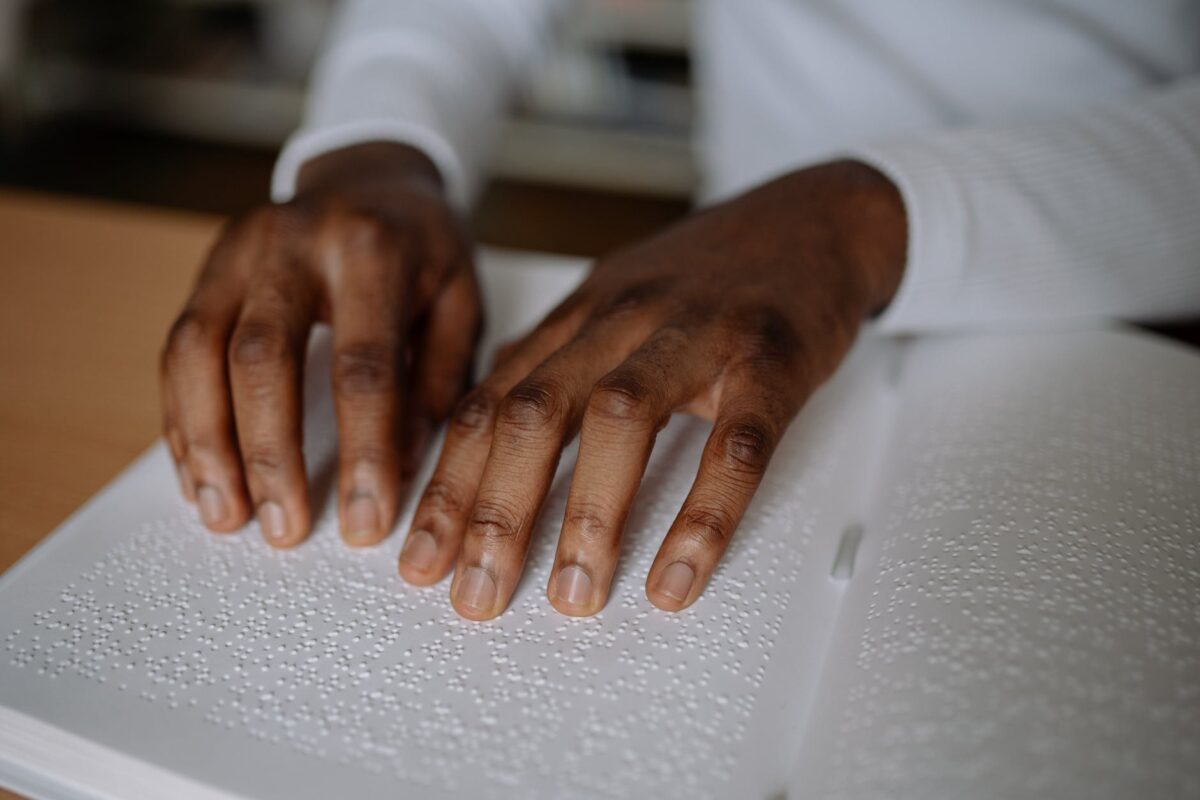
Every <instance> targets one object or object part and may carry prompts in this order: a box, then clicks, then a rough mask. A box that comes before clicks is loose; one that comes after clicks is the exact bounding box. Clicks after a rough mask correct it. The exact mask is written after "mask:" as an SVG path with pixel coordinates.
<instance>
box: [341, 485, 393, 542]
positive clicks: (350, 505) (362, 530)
mask: <svg viewBox="0 0 1200 800" xmlns="http://www.w3.org/2000/svg"><path fill="white" fill-rule="evenodd" d="M340 518H341V532H342V541H344V542H345V543H346V544H348V545H350V546H351V547H372V546H374V545H377V544H379V543H380V542H382V541H383V540H384V539H386V538H387V535H388V530H389V526H385V525H384V524H383V513H382V511H381V510H380V508H379V502H378V501H377V500H376V499H375V496H374V495H373V494H370V493H365V492H355V493H351V494H350V495H349V496H348V497H347V498H346V499H345V501H344V502H343V504H342V513H341V514H340Z"/></svg>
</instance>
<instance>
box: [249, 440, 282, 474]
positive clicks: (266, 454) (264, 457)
mask: <svg viewBox="0 0 1200 800" xmlns="http://www.w3.org/2000/svg"><path fill="white" fill-rule="evenodd" d="M245 465H246V472H248V473H249V474H251V475H255V476H257V477H261V478H272V477H275V476H278V475H280V474H281V473H282V472H283V470H284V467H285V466H286V460H285V459H284V457H283V453H282V452H281V451H280V450H279V449H278V448H276V447H272V446H266V445H263V446H259V447H255V448H253V449H251V450H250V451H249V452H247V453H246V458H245Z"/></svg>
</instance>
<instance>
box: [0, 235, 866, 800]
mask: <svg viewBox="0 0 1200 800" xmlns="http://www.w3.org/2000/svg"><path fill="white" fill-rule="evenodd" d="M488 261H489V263H488V265H487V267H486V268H485V270H484V282H485V290H486V292H485V294H486V297H487V298H488V301H489V308H488V312H489V314H488V318H489V320H490V322H491V324H492V326H493V333H492V334H491V335H490V339H491V343H490V344H489V345H488V346H487V347H485V351H486V350H487V349H488V348H489V347H490V346H491V345H494V344H495V343H496V342H497V341H499V340H502V339H504V338H507V337H508V336H511V335H513V334H515V333H516V332H517V331H518V330H521V329H523V328H524V327H526V326H528V325H529V324H531V323H532V322H534V321H535V320H536V319H537V318H538V317H539V316H540V315H541V314H542V313H543V312H544V311H545V310H546V309H548V308H549V307H550V305H552V303H553V302H554V301H555V300H556V299H557V297H559V296H561V295H562V294H564V293H565V292H566V291H568V290H569V288H570V287H571V286H572V285H573V284H574V282H575V281H577V280H578V279H579V277H580V274H581V273H580V269H581V268H580V267H579V265H577V264H576V265H573V266H564V265H562V264H556V263H543V262H538V261H535V260H531V259H525V258H518V257H500V256H495V255H494V256H492V257H490V258H489V259H488ZM887 353H888V348H887V347H885V346H883V345H881V344H880V343H864V345H863V346H861V347H860V348H859V349H858V351H857V352H856V354H855V356H854V357H853V358H852V359H851V361H850V363H849V364H848V365H847V367H846V369H845V370H844V371H843V373H842V374H841V376H840V377H839V379H838V381H837V382H836V383H835V384H834V385H831V386H829V387H826V388H825V389H824V390H822V391H821V392H820V393H819V394H818V396H817V397H816V398H815V399H814V401H813V403H812V404H811V406H810V407H809V409H807V410H806V411H805V413H804V415H803V416H802V418H801V419H800V420H799V421H798V422H797V423H796V424H795V425H794V426H793V428H792V431H791V432H790V434H789V436H788V438H787V439H786V441H785V443H784V444H783V445H782V446H781V448H780V450H779V452H778V455H777V457H776V464H775V465H774V467H773V468H772V470H771V471H770V473H769V474H768V476H767V478H766V479H765V481H764V484H763V486H762V489H761V490H760V492H759V495H758V497H757V499H756V501H755V504H754V506H753V508H752V509H751V511H750V512H749V513H748V514H747V516H746V518H745V520H744V522H743V523H742V526H741V529H740V531H739V533H738V535H737V537H736V538H735V540H734V542H733V543H732V545H731V547H730V550H729V553H728V555H727V556H726V558H725V560H724V562H723V565H722V566H721V568H720V570H719V571H718V573H717V574H716V576H715V577H714V578H713V581H712V584H711V585H710V588H709V591H708V592H707V593H706V594H705V595H704V597H703V598H702V599H701V600H699V601H698V602H697V603H696V605H695V606H694V607H693V608H692V609H690V610H688V611H687V612H685V613H682V614H678V615H672V614H668V613H665V612H661V611H659V610H657V609H655V608H654V607H653V606H651V605H650V603H649V602H648V601H647V600H646V598H645V595H644V589H643V584H644V580H645V574H646V571H647V569H648V567H649V564H650V562H651V560H652V558H653V556H654V553H655V551H656V549H657V547H658V544H659V542H660V540H661V537H662V535H663V533H665V531H666V529H667V527H668V526H669V524H670V521H671V520H672V518H673V516H674V514H675V512H676V510H677V508H678V506H679V503H680V502H681V500H682V499H683V497H684V495H685V494H686V492H687V490H688V487H689V485H690V483H691V480H692V478H693V476H694V472H695V469H696V466H697V464H698V460H699V453H700V448H701V447H702V445H703V442H704V438H705V437H706V435H707V433H708V427H709V426H708V425H707V424H706V423H703V422H701V421H698V420H695V419H691V418H677V419H676V420H675V421H674V422H673V423H672V424H671V425H670V426H669V427H668V428H667V429H666V430H665V431H664V432H663V433H662V434H661V436H660V438H659V442H658V446H657V448H656V450H655V456H654V459H653V461H652V464H651V467H650V469H649V471H648V475H647V478H646V482H645V484H644V487H643V489H642V492H641V495H640V496H639V499H638V502H637V505H636V507H635V509H634V511H633V513H632V515H631V519H630V524H629V535H628V537H627V540H626V542H625V545H624V552H623V556H622V561H621V567H620V569H619V571H618V575H617V578H616V583H615V588H614V590H613V593H612V598H611V600H610V601H609V604H608V606H607V608H606V609H605V610H604V611H603V612H602V613H601V614H600V615H598V616H596V617H594V618H590V619H571V618H568V617H564V616H561V615H559V614H558V613H557V612H555V611H554V610H553V609H552V608H551V607H550V606H549V604H548V603H547V601H546V599H545V593H544V587H545V584H546V579H547V574H548V570H549V567H550V563H551V559H552V555H553V551H554V545H555V539H556V536H557V531H558V525H559V523H560V521H561V517H562V509H563V500H564V497H565V489H566V487H567V485H568V483H567V481H568V477H569V467H570V464H571V460H572V455H571V454H570V453H568V454H567V455H566V456H565V457H564V466H563V469H562V470H561V471H560V475H559V479H558V480H557V481H556V485H555V488H554V490H553V492H552V495H551V498H550V500H549V502H548V506H547V508H546V510H545V512H544V513H543V515H542V522H541V525H540V529H539V532H538V533H536V534H535V537H534V545H533V548H532V551H531V554H530V557H529V561H528V565H527V568H526V572H525V577H524V579H523V580H522V583H521V584H520V587H519V589H518V591H517V593H516V596H515V598H514V600H513V603H512V606H511V607H510V609H509V610H508V611H507V612H506V613H505V614H504V615H503V616H502V617H501V618H500V619H498V620H496V621H494V622H490V623H485V624H479V623H474V622H469V621H465V620H462V619H460V618H459V617H457V616H456V615H455V613H454V612H453V610H452V609H451V607H450V605H449V602H448V599H447V582H443V583H442V584H441V585H440V586H437V587H433V588H429V589H418V588H414V587H410V586H407V585H406V584H404V583H403V581H402V580H401V579H400V578H399V577H398V575H397V571H396V559H397V553H398V550H399V548H400V545H401V540H402V533H397V534H394V535H393V536H392V537H390V538H389V539H388V540H387V541H386V542H385V543H384V544H383V545H381V546H379V547H377V548H373V549H369V550H365V551H364V550H356V549H350V548H348V547H346V546H344V545H343V543H342V542H341V540H340V539H339V537H338V536H337V533H336V525H335V519H334V516H333V513H334V512H333V508H332V506H331V505H330V503H329V502H325V503H324V512H323V513H321V514H320V515H318V518H317V521H316V525H315V533H314V535H313V536H312V538H311V539H310V540H309V541H308V542H306V543H305V544H304V545H302V546H300V547H298V548H296V549H295V550H293V551H289V552H279V551H276V550H273V549H272V548H270V547H268V546H266V545H265V544H264V543H263V542H262V541H261V537H260V535H259V533H258V531H257V529H256V528H255V527H254V526H253V525H252V526H250V527H248V528H247V529H246V530H245V531H243V532H241V533H239V534H237V535H234V536H219V535H213V534H210V533H208V532H206V531H204V530H203V529H202V527H201V526H200V525H199V523H198V521H197V520H196V518H195V514H194V511H193V510H192V509H190V508H189V507H187V506H186V505H185V504H184V503H183V502H182V500H180V499H179V498H178V497H177V489H176V486H175V481H174V478H173V475H172V473H171V469H170V466H169V463H168V458H167V456H166V453H165V451H164V450H163V448H162V447H161V446H159V447H156V448H155V449H153V450H152V451H151V452H150V453H149V454H148V455H147V456H146V457H144V458H143V459H142V460H141V461H139V462H138V463H137V464H135V465H134V466H133V467H132V468H131V469H130V470H129V471H128V472H127V473H126V474H124V475H123V476H122V477H121V478H119V479H118V480H117V481H116V482H115V483H114V484H113V485H112V486H110V487H109V488H108V489H107V490H105V492H104V493H102V494H101V495H100V496H99V497H98V498H97V499H96V500H95V501H94V502H93V503H91V504H90V505H89V506H87V507H86V508H85V509H84V510H83V511H82V512H81V513H79V514H78V515H77V516H75V517H74V518H73V519H72V520H70V521H69V522H68V523H67V524H66V525H65V526H64V527H63V528H62V529H61V530H60V531H58V532H57V533H56V534H54V535H53V536H52V537H50V539H49V540H48V541H47V542H45V543H44V544H43V545H42V546H40V547H39V549H38V550H37V551H36V552H35V553H34V554H32V555H31V556H30V557H28V558H27V559H25V560H24V561H22V562H21V563H20V564H19V565H18V566H17V567H16V568H15V569H14V570H12V571H11V572H10V573H9V574H8V575H6V576H5V577H4V578H3V580H2V581H0V609H2V611H0V709H2V712H3V713H0V777H3V776H7V780H8V781H9V782H10V783H20V785H21V786H22V787H24V788H26V790H27V791H36V792H38V793H42V794H45V795H47V796H54V797H76V796H87V795H88V792H89V791H94V790H96V789H97V787H99V788H101V789H105V790H109V791H112V792H113V793H114V794H119V795H124V796H131V795H137V794H142V795H148V796H153V795H155V794H157V795H159V796H168V795H170V796H174V797H182V796H201V795H204V794H205V793H206V792H210V791H211V792H213V793H216V794H218V795H219V794H229V795H237V796H247V797H262V798H285V797H286V798H308V797H312V798H329V797H368V796H371V797H373V796H385V795H386V796H411V797H421V798H436V797H473V798H479V797H483V798H486V797H520V798H535V797H547V798H550V797H567V796H572V797H574V796H585V797H635V796H638V797H651V796H652V797H663V798H670V797H681V798H683V797H686V798H697V797H729V796H739V797H743V796H744V797H756V796H757V797H762V796H766V795H767V794H768V793H770V792H773V791H775V790H777V789H779V788H780V787H782V785H783V783H784V780H785V778H786V770H787V766H788V764H789V763H790V760H791V759H792V758H793V757H794V753H795V748H796V742H797V740H796V736H797V735H798V730H797V725H798V722H799V720H800V719H801V718H802V716H803V706H804V704H805V703H807V701H808V699H809V698H811V696H812V681H813V680H815V676H816V673H817V671H818V668H819V666H820V662H821V656H822V653H823V650H824V643H825V642H826V641H827V640H828V638H829V636H830V635H831V624H832V619H833V616H834V614H833V612H834V610H835V608H836V603H837V602H838V600H839V599H840V597H841V593H842V591H843V590H844V586H843V585H842V584H840V583H834V582H832V581H830V580H829V579H828V572H829V568H830V564H831V563H832V558H833V551H834V548H835V547H836V543H837V538H838V535H839V534H840V532H841V530H842V529H843V528H844V527H845V526H846V525H847V524H849V523H850V522H853V521H854V519H856V518H858V517H860V516H861V514H862V512H863V508H862V504H863V503H864V502H865V500H866V498H865V497H864V496H863V491H864V483H863V480H862V475H863V472H864V465H865V464H867V463H869V462H870V461H872V460H874V459H875V458H876V456H875V455H872V453H873V451H874V449H876V448H877V446H878V442H879V441H880V440H881V439H882V438H883V437H882V434H881V433H880V432H878V431H875V429H874V428H873V425H875V424H876V423H877V422H878V421H879V420H881V419H884V417H882V416H880V415H879V413H878V409H877V405H878V403H879V402H881V398H884V399H885V400H886V396H887V395H886V392H882V393H881V392H880V391H874V390H873V389H872V390H867V389H870V388H871V387H882V386H884V383H885V376H886V363H885V362H886V355H887ZM308 382H309V384H310V386H309V389H310V398H311V402H310V403H309V414H308V416H309V419H310V424H309V426H308V432H307V435H306V454H307V457H308V461H309V465H310V469H311V471H312V472H313V473H314V476H315V480H314V484H315V485H316V487H317V489H316V491H317V492H318V494H319V495H323V496H328V494H329V490H330V485H331V480H330V478H331V475H330V472H329V467H330V464H331V457H332V453H333V447H334V445H335V442H334V436H333V430H332V423H331V415H330V413H329V408H328V405H329V404H328V397H327V393H326V392H325V391H324V386H325V384H326V383H327V377H326V376H325V374H324V371H323V370H321V369H319V368H314V369H311V370H310V371H309V376H308ZM873 431H874V432H873ZM406 521H407V520H402V521H401V525H400V526H399V529H400V531H401V532H402V531H403V530H404V529H405V524H406ZM796 598H799V599H798V600H797V602H796V603H793V600H794V599H796ZM794 605H796V606H799V607H797V608H793V606H794ZM34 730H36V737H37V738H38V740H39V741H41V742H42V743H41V744H39V745H38V746H37V747H36V748H32V750H33V751H34V752H31V748H30V747H29V746H28V742H29V741H31V737H34V735H35V734H33V733H30V731H34ZM6 731H7V733H8V739H7V745H6V744H5V741H6V740H5V736H4V734H5V732H6ZM21 743H25V744H24V746H22V745H21ZM35 754H40V755H39V756H38V757H37V758H35V757H34V756H35ZM139 764H140V765H142V766H141V767H138V766H137V765H139ZM71 784H74V785H73V786H72V785H71ZM139 787H140V788H139ZM146 787H158V791H152V790H147V789H146Z"/></svg>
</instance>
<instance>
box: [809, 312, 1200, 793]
mask: <svg viewBox="0 0 1200 800" xmlns="http://www.w3.org/2000/svg"><path fill="white" fill-rule="evenodd" d="M901 397H902V404H901V408H900V410H899V411H898V415H897V424H896V426H895V432H896V434H895V439H894V441H893V444H892V446H891V447H890V453H891V454H892V456H891V459H890V465H889V470H888V477H887V479H886V480H885V482H884V485H885V486H888V487H890V488H889V491H888V492H887V493H885V494H884V495H882V497H881V499H882V504H881V506H880V507H879V513H878V514H875V515H873V518H872V520H871V521H870V522H869V523H868V525H867V526H866V533H865V536H864V538H863V548H862V550H863V552H862V553H861V555H862V556H863V567H864V569H863V570H862V571H860V572H859V573H858V574H857V575H856V577H855V579H854V580H853V582H852V585H851V587H850V588H849V590H848V595H847V600H846V607H845V608H844V610H843V612H842V616H841V618H840V619H839V620H838V628H837V633H836V634H835V641H836V644H835V645H834V647H833V651H832V653H831V656H830V660H829V669H828V670H827V673H826V675H825V677H824V678H823V679H822V683H821V685H820V688H819V691H818V695H819V697H820V700H819V702H818V706H817V708H816V710H815V712H814V714H813V715H812V716H811V717H810V719H809V721H808V724H807V734H806V737H805V744H804V746H803V756H802V757H801V758H800V759H799V760H798V767H797V769H796V770H795V772H794V773H793V777H792V781H791V786H792V791H791V792H790V793H789V797H792V798H808V797H813V798H826V799H836V798H845V799H846V800H850V799H853V800H866V798H883V797H920V798H943V797H971V798H1015V797H1054V798H1068V797H1078V798H1104V797H1111V798H1131V797H1156V798H1159V797H1161V798H1168V797H1170V798H1182V797H1197V796H1200V358H1198V357H1197V356H1196V355H1195V354H1194V353H1190V352H1187V351H1185V350H1184V349H1182V348H1181V347H1179V346H1177V345H1174V344H1171V343H1164V342H1163V341H1162V340H1154V339H1152V338H1151V337H1149V336H1146V335H1137V334H1132V333H1120V332H1097V333H1071V334H1061V335H1046V336H1037V337H1032V336H1029V337H1021V336H1017V337H1008V338H979V339H961V340H940V341H939V340H932V341H928V342H923V343H921V344H920V345H918V346H917V347H916V348H914V350H913V352H912V353H911V358H910V359H909V360H908V362H907V363H906V365H905V369H904V375H903V379H902V391H901Z"/></svg>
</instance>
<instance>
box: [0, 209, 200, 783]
mask: <svg viewBox="0 0 1200 800" xmlns="http://www.w3.org/2000/svg"><path fill="white" fill-rule="evenodd" d="M219 223H220V220H218V219H216V218H214V217H203V216H195V215H190V214H178V213H168V212H163V211H157V210H151V209H146V208H135V207H125V206H116V205H109V204H102V203H96V202H82V201H76V200H65V199H62V198H58V197H52V196H45V195H33V194H24V193H13V192H0V259H2V262H3V263H2V264H0V572H3V571H4V570H6V569H7V568H8V567H9V566H10V565H12V564H13V562H15V561H16V560H17V559H18V558H20V557H21V556H22V555H23V554H24V553H25V552H26V551H28V550H29V549H30V548H32V547H33V546H34V545H35V544H37V542H38V541H39V540H40V539H41V538H42V537H43V536H45V535H46V534H47V533H49V532H50V531H51V530H53V529H54V528H55V527H56V526H57V525H58V524H59V523H60V522H62V520H63V519H64V518H65V517H67V515H69V514H70V513H71V512H72V511H74V510H75V509H76V508H77V507H79V506H80V505H81V504H82V503H83V502H84V501H85V500H87V499H88V498H89V497H90V496H91V495H92V494H94V493H95V492H96V491H97V490H98V489H99V488H100V487H102V486H103V485H104V484H105V483H107V482H108V481H109V480H110V479H111V478H112V477H113V476H114V475H115V474H116V473H117V472H118V471H120V469H121V468H122V467H124V466H125V465H126V464H128V463H129V462H130V461H131V460H132V459H133V458H134V457H135V456H136V455H137V454H138V453H139V452H141V451H142V450H143V449H145V448H146V447H147V446H148V445H149V444H150V443H151V442H153V441H154V438H155V437H156V436H157V435H158V430H159V412H158V390H157V385H156V384H157V368H156V362H157V356H158V349H159V346H160V344H161V342H162V338H163V334H164V332H165V331H166V329H167V326H168V325H169V324H170V322H171V320H172V318H173V317H174V315H175V313H176V312H177V311H178V309H179V307H180V305H181V304H182V303H183V299H184V297H185V295H186V292H187V288H188V286H189V285H190V283H191V280H192V275H193V274H194V273H195V271H196V268H197V265H198V264H199V262H200V259H201V258H202V257H203V254H204V252H205V250H206V248H207V247H208V244H209V242H210V241H211V240H212V238H213V235H214V234H215V232H216V230H217V226H218V225H219ZM16 797H17V796H16V795H14V794H11V793H9V792H6V791H4V790H3V789H0V798H16Z"/></svg>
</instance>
